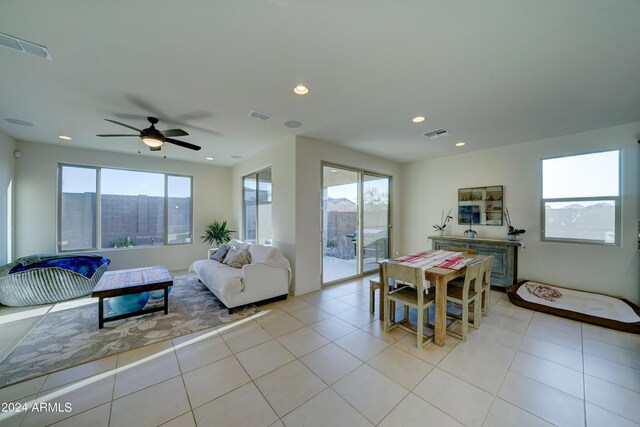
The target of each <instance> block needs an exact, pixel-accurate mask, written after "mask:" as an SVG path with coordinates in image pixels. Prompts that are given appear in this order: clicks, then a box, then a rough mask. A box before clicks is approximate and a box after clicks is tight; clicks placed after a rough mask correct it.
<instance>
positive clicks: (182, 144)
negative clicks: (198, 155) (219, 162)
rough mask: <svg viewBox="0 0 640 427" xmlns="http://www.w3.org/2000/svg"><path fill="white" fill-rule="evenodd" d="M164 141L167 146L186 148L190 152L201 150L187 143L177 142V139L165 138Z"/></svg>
mask: <svg viewBox="0 0 640 427" xmlns="http://www.w3.org/2000/svg"><path fill="white" fill-rule="evenodd" d="M164 140H165V142H168V143H169V144H174V145H179V146H180V147H184V148H188V149H190V150H195V151H198V150H200V148H201V147H199V146H197V145H193V144H189V143H188V142H184V141H178V140H177V139H171V138H165V139H164Z"/></svg>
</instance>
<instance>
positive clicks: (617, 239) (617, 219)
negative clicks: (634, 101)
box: [540, 148, 622, 247]
mask: <svg viewBox="0 0 640 427" xmlns="http://www.w3.org/2000/svg"><path fill="white" fill-rule="evenodd" d="M613 151H617V152H618V195H617V196H595V197H587V196H585V197H554V198H546V199H545V198H544V161H545V160H554V159H561V158H565V157H578V156H584V155H589V154H600V153H609V152H613ZM600 200H613V201H614V202H615V209H614V226H615V233H614V242H613V243H607V242H605V241H602V240H590V239H568V238H557V237H546V236H545V227H546V216H545V215H546V209H545V204H546V203H548V202H568V203H570V202H585V201H588V202H597V201H600ZM621 212H622V149H621V148H613V149H606V150H598V151H587V152H581V153H574V154H565V155H562V156H553V157H545V158H542V159H540V241H541V242H548V243H575V244H581V245H595V246H609V247H619V246H620V245H621V236H622V233H621V227H622V214H621Z"/></svg>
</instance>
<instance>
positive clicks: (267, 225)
mask: <svg viewBox="0 0 640 427" xmlns="http://www.w3.org/2000/svg"><path fill="white" fill-rule="evenodd" d="M242 193H243V197H242V208H243V209H242V210H243V218H244V220H243V223H244V227H243V239H244V240H245V241H247V242H252V243H261V244H265V245H270V244H271V242H272V239H273V233H272V230H271V197H272V192H271V169H265V170H262V171H259V172H256V173H252V174H251V175H247V176H245V177H243V178H242Z"/></svg>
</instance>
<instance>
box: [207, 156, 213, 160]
mask: <svg viewBox="0 0 640 427" xmlns="http://www.w3.org/2000/svg"><path fill="white" fill-rule="evenodd" d="M205 159H207V160H213V157H211V156H209V157H205Z"/></svg>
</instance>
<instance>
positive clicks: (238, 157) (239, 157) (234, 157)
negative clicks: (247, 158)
mask: <svg viewBox="0 0 640 427" xmlns="http://www.w3.org/2000/svg"><path fill="white" fill-rule="evenodd" d="M231 158H232V159H241V158H242V156H238V155H235V156H231Z"/></svg>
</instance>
